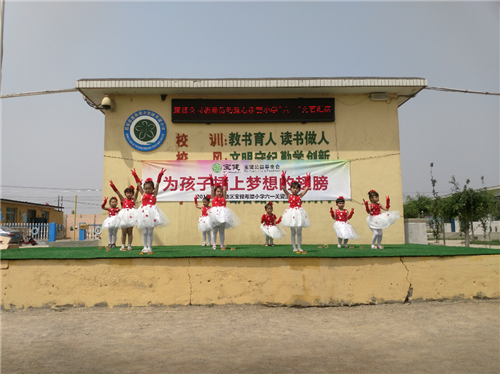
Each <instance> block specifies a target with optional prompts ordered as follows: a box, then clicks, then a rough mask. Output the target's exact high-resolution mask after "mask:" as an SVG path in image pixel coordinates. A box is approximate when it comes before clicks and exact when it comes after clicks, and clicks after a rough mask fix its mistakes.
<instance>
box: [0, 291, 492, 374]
mask: <svg viewBox="0 0 500 374" xmlns="http://www.w3.org/2000/svg"><path fill="white" fill-rule="evenodd" d="M1 317H2V326H1V333H2V336H1V337H2V347H1V372H2V374H7V373H23V374H30V373H231V374H236V373H259V374H261V373H302V374H303V373H398V374H400V373H481V374H485V373H495V374H498V373H500V301H499V300H488V301H479V300H474V301H460V302H427V303H414V304H392V305H371V306H358V307H330V308H288V307H265V306H213V307H210V306H189V307H154V308H114V309H108V308H89V309H83V308H82V309H78V308H73V309H72V308H70V309H60V310H46V309H32V310H17V311H3V312H2V316H1Z"/></svg>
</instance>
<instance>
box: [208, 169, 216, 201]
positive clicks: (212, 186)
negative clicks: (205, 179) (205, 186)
mask: <svg viewBox="0 0 500 374" xmlns="http://www.w3.org/2000/svg"><path fill="white" fill-rule="evenodd" d="M208 176H209V179H210V189H211V193H212V196H215V184H214V177H213V176H212V174H209V175H208Z"/></svg>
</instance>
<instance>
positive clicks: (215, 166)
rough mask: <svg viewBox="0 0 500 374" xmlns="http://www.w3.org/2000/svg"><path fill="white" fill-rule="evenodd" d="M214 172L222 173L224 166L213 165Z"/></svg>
mask: <svg viewBox="0 0 500 374" xmlns="http://www.w3.org/2000/svg"><path fill="white" fill-rule="evenodd" d="M212 170H213V172H214V173H220V172H221V171H222V165H221V164H213V165H212Z"/></svg>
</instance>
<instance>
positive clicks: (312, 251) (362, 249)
mask: <svg viewBox="0 0 500 374" xmlns="http://www.w3.org/2000/svg"><path fill="white" fill-rule="evenodd" d="M232 248H234V249H232ZM141 249H142V247H134V249H133V250H132V251H120V249H119V248H112V249H111V250H108V249H106V248H105V247H36V246H34V247H23V248H16V249H5V250H2V251H1V253H0V256H1V259H2V260H33V259H58V260H64V259H93V258H184V257H253V258H273V257H297V258H299V257H324V258H340V257H343V258H346V257H421V256H441V257H442V256H471V255H498V254H500V249H491V248H466V247H447V246H438V245H419V244H392V245H384V249H371V246H370V245H352V246H350V247H349V248H337V245H328V246H326V245H304V246H303V248H302V249H303V250H305V251H307V253H305V254H297V253H293V252H292V247H291V245H276V246H275V247H265V246H262V245H234V246H231V245H228V246H227V249H226V250H225V251H222V250H220V248H219V246H217V250H213V249H212V248H211V247H202V246H199V245H184V246H153V251H154V254H152V255H140V254H139V252H140V250H141Z"/></svg>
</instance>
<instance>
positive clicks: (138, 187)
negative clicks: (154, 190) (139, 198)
mask: <svg viewBox="0 0 500 374" xmlns="http://www.w3.org/2000/svg"><path fill="white" fill-rule="evenodd" d="M130 171H131V172H132V176H133V177H134V179H135V181H136V183H137V190H138V191H140V192H141V194H143V195H144V190H143V188H142V181H141V179H140V178H139V176H138V175H137V172H136V171H135V168H133V169H132V170H130Z"/></svg>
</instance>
